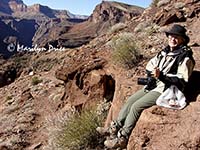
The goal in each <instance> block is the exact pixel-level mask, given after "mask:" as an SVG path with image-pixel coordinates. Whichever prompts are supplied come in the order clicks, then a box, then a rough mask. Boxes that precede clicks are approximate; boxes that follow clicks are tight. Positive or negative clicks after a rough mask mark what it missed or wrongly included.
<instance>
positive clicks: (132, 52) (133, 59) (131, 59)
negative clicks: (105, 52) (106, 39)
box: [109, 32, 140, 68]
mask: <svg viewBox="0 0 200 150" xmlns="http://www.w3.org/2000/svg"><path fill="white" fill-rule="evenodd" d="M109 45H110V46H111V48H112V49H113V52H112V61H113V62H114V63H116V64H118V65H121V66H123V67H125V68H131V67H133V65H135V64H136V63H137V62H138V61H139V57H140V51H139V49H138V47H137V45H136V42H135V38H134V35H133V34H132V33H126V32H125V33H121V34H119V35H117V36H115V37H114V38H113V39H112V40H111V41H110V43H109Z"/></svg>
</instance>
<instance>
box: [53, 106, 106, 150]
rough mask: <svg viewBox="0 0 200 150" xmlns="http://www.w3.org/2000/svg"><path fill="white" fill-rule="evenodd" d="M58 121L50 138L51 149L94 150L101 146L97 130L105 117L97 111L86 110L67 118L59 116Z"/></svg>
mask: <svg viewBox="0 0 200 150" xmlns="http://www.w3.org/2000/svg"><path fill="white" fill-rule="evenodd" d="M58 118H59V119H58ZM56 120H57V121H55V120H54V123H53V126H52V127H53V130H54V131H53V133H52V134H51V136H50V137H51V140H50V142H51V143H50V144H49V147H51V149H59V150H65V149H67V150H77V149H87V148H89V149H94V148H95V147H96V146H97V145H99V140H98V139H99V135H98V133H97V131H96V128H97V127H98V126H100V125H101V124H102V120H103V117H101V116H100V115H99V114H98V113H97V111H96V110H93V109H90V110H84V111H83V112H81V113H77V112H76V113H75V112H73V113H71V112H69V113H68V115H66V116H65V117H64V116H62V117H60V116H59V117H57V118H56ZM51 122H52V121H51ZM50 132H52V130H51V131H50Z"/></svg>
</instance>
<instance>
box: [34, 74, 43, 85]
mask: <svg viewBox="0 0 200 150" xmlns="http://www.w3.org/2000/svg"><path fill="white" fill-rule="evenodd" d="M41 82H42V79H39V78H38V77H37V76H35V77H33V78H32V80H31V84H32V85H37V84H39V83H41Z"/></svg>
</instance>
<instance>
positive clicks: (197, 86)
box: [184, 70, 200, 103]
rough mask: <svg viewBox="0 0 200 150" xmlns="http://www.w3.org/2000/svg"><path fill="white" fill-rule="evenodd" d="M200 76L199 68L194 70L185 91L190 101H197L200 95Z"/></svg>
mask: <svg viewBox="0 0 200 150" xmlns="http://www.w3.org/2000/svg"><path fill="white" fill-rule="evenodd" d="M199 78H200V71H197V70H195V71H193V72H192V75H191V77H190V79H189V82H188V84H187V86H186V88H185V91H184V93H185V96H186V99H187V102H188V103H190V102H193V101H196V100H197V97H198V95H199V94H200V79H199Z"/></svg>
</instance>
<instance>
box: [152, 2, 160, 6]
mask: <svg viewBox="0 0 200 150" xmlns="http://www.w3.org/2000/svg"><path fill="white" fill-rule="evenodd" d="M159 1H160V0H153V1H152V3H151V6H154V7H156V6H157V4H158V2H159Z"/></svg>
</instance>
